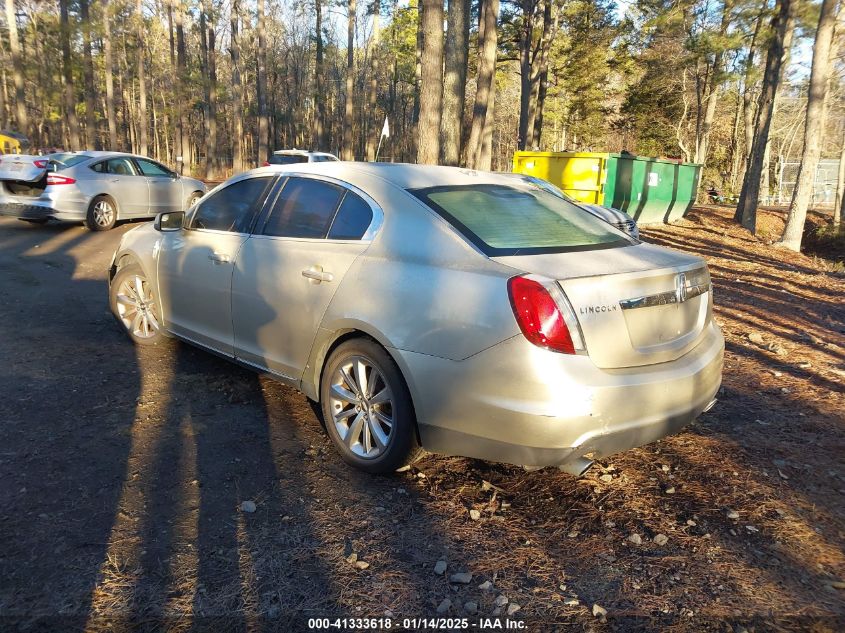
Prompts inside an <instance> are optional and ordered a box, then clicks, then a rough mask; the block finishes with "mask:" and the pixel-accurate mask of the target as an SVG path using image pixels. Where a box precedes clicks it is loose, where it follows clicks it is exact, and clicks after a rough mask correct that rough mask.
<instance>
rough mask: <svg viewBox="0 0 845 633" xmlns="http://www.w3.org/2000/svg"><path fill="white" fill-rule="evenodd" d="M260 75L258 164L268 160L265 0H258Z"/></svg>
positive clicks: (257, 77)
mask: <svg viewBox="0 0 845 633" xmlns="http://www.w3.org/2000/svg"><path fill="white" fill-rule="evenodd" d="M257 31H258V33H257V37H258V73H257V76H256V80H257V84H258V85H257V90H256V92H257V93H258V164H259V165H260V164H261V163H262V162H263V161H265V160H267V157H268V149H267V144H268V142H269V139H268V137H267V132H268V121H267V50H266V46H265V42H264V38H265V32H264V0H258V24H257Z"/></svg>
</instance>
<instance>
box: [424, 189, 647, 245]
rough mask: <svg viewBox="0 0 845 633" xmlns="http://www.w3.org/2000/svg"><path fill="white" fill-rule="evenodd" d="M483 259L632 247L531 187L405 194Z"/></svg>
mask: <svg viewBox="0 0 845 633" xmlns="http://www.w3.org/2000/svg"><path fill="white" fill-rule="evenodd" d="M411 193H413V194H414V195H415V196H417V198H419V199H420V200H422V201H423V202H424V203H426V204H427V205H428V206H429V207H431V208H432V209H433V210H434V211H436V212H437V213H439V214H440V215H441V216H443V217H444V218H445V219H446V220H448V221H449V223H451V224H452V226H454V227H455V228H456V229H457V230H458V231H459V232H461V233H463V234H464V235H465V236H466V237H467V238H468V239H469V240H470V241H471V242H473V243H474V244H475V245H476V246H478V247H479V248H480V249H481V251H482V252H484V254H486V255H490V256H496V255H515V254H520V255H530V254H540V253H552V252H566V251H569V250H590V249H595V248H614V247H617V246H628V245H630V244H632V243H633V242H631V240H630V238H629V237H628V236H627V234H625V233H624V232H622V231H620V230H618V229H616V228H614V227H612V226H611V225H610V224H608V223H607V222H605V221H604V220H601V219H599V218H597V217H596V216H595V215H593V214H592V213H590V212H588V211H586V210H585V209H582V208H581V207H579V206H578V205H575V204H573V203H571V202H569V201H568V200H566V199H564V198H561V197H560V196H558V195H556V194H553V193H550V192H549V191H547V190H545V189H543V188H539V187H535V186H509V185H495V184H477V185H454V186H451V185H450V186H442V187H429V188H427V189H417V190H413V191H411Z"/></svg>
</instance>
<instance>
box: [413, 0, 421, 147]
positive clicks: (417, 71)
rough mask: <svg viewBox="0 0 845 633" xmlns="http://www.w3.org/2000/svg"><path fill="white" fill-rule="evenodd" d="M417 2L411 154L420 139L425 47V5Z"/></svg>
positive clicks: (417, 0) (416, 0)
mask: <svg viewBox="0 0 845 633" xmlns="http://www.w3.org/2000/svg"><path fill="white" fill-rule="evenodd" d="M415 2H416V4H417V42H416V45H417V47H416V52H415V54H416V57H415V62H414V109H413V112H412V114H411V121H412V122H413V124H414V125H413V134H412V135H411V155H412V156H416V155H417V142H418V141H419V127H420V86H421V84H422V47H423V30H422V20H423V5H422V4H421V3H420V1H419V0H415Z"/></svg>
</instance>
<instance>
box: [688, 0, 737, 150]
mask: <svg viewBox="0 0 845 633" xmlns="http://www.w3.org/2000/svg"><path fill="white" fill-rule="evenodd" d="M732 11H733V0H724V2H723V3H722V20H721V24H720V26H719V35H720V36H722V37H725V36H726V35H727V33H728V27H729V26H730V23H731V16H732ZM724 58H725V51H724V50H723V49H722V48H721V47H719V48H718V49H717V50H716V53H715V54H714V56H713V63H712V64H711V66H710V69H709V73H708V75H709V77H708V79H709V81H707V82H706V83H707V84H708V85H707V86H704V87H703V91H706V92H707V95H706V97H703V99H704V100H705V101H706V105H705V106H704V114H703V116H700V117H699V118H697V119H696V130H695V153H694V154H693V162H695V163H699V164H701V165H703V164H704V163H705V162H707V149H708V145H709V143H710V132H711V130H712V128H713V121H714V120H715V118H716V104H717V103H718V101H719V87H720V86H721V85H722V81H723V77H722V73H723V71H724V67H723V66H724Z"/></svg>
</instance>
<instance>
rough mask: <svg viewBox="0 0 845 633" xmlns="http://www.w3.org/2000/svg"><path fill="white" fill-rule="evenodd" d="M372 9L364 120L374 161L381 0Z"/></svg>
mask: <svg viewBox="0 0 845 633" xmlns="http://www.w3.org/2000/svg"><path fill="white" fill-rule="evenodd" d="M370 10H371V11H372V14H373V35H372V37H371V38H370V45H369V49H370V88H369V92H368V94H367V112H366V113H365V114H364V120H365V121H366V123H367V125H368V126H369V130H365V132H366V135H367V160H368V161H373V160H375V157H376V148H377V147H378V140H379V133H380V131H381V127H380V126H379V125H378V123H379V118H378V116H377V115H376V101H377V100H378V71H379V45H378V44H379V35H380V31H381V0H374V2H373V3H372V5H371V7H370Z"/></svg>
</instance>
